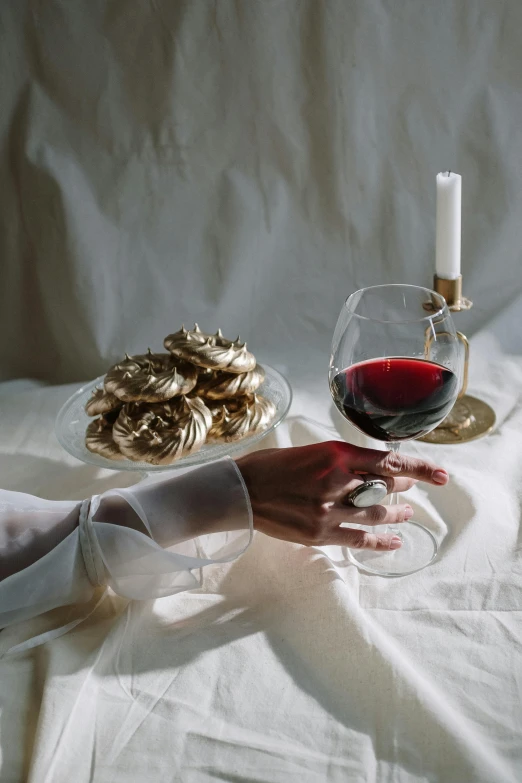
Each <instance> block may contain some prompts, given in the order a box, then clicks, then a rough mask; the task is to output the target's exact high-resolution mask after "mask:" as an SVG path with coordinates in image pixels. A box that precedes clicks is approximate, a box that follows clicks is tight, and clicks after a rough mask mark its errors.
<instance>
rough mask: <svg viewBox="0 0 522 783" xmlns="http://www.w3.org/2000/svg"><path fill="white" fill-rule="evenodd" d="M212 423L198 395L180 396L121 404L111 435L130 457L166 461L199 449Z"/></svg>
mask: <svg viewBox="0 0 522 783" xmlns="http://www.w3.org/2000/svg"><path fill="white" fill-rule="evenodd" d="M211 424H212V415H211V413H210V411H209V409H208V408H207V406H206V405H205V403H204V402H203V401H202V400H201V399H200V398H199V397H195V398H188V397H180V398H175V399H173V400H170V401H169V402H166V403H164V404H163V405H161V404H157V405H142V406H139V405H136V406H134V407H131V406H127V405H124V407H123V408H122V410H121V411H120V414H119V416H118V418H117V420H116V422H115V424H114V428H113V436H114V439H115V441H116V443H117V444H118V446H119V448H120V450H121V452H122V454H124V455H125V456H126V457H128V458H129V459H131V460H134V461H143V462H150V463H152V464H153V465H169V464H170V463H171V462H174V461H175V460H177V459H179V458H180V457H184V456H186V455H187V454H192V453H193V452H195V451H198V449H200V448H201V446H202V445H203V444H204V443H205V440H206V437H207V433H208V430H209V428H210V426H211Z"/></svg>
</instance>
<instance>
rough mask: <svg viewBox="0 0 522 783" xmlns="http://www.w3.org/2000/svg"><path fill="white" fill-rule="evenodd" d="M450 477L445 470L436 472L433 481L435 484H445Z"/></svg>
mask: <svg viewBox="0 0 522 783" xmlns="http://www.w3.org/2000/svg"><path fill="white" fill-rule="evenodd" d="M448 478H449V476H448V474H447V473H446V471H445V470H436V471H435V472H434V474H433V481H434V482H435V484H445V483H446V482H447V480H448Z"/></svg>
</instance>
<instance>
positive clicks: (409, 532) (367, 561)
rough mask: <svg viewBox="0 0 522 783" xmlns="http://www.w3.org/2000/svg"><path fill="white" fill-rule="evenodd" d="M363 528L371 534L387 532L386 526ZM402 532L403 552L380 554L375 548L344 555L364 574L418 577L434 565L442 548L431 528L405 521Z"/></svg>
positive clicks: (346, 552)
mask: <svg viewBox="0 0 522 783" xmlns="http://www.w3.org/2000/svg"><path fill="white" fill-rule="evenodd" d="M359 529H360V530H366V531H367V532H368V533H383V532H384V531H385V530H386V527H385V526H384V525H380V526H378V527H376V526H373V527H367V526H365V525H360V526H359ZM398 529H399V530H400V533H401V536H402V537H403V542H402V546H401V548H400V549H395V550H390V551H388V552H382V551H381V552H376V551H375V550H373V549H348V548H345V550H344V554H345V556H346V557H347V558H349V559H350V560H352V561H353V562H354V563H355V564H356V565H357V566H359V568H360V569H361V570H362V571H366V572H368V573H371V574H377V575H378V576H387V577H394V576H406V575H407V574H414V573H415V572H416V571H420V570H421V569H422V568H426V566H427V565H429V564H430V563H432V562H433V560H434V559H435V557H436V556H437V551H438V545H437V541H436V540H435V538H434V537H433V535H432V534H431V533H430V531H429V530H428V529H427V528H425V527H423V526H422V525H419V523H418V522H412V521H411V520H410V521H408V522H401V524H400V525H399V528H398ZM387 532H389V531H387Z"/></svg>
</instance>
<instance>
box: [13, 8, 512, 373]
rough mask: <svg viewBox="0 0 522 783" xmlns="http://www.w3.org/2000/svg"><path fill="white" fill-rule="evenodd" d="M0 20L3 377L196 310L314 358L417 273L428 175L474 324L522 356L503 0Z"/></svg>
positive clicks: (147, 339) (73, 364)
mask: <svg viewBox="0 0 522 783" xmlns="http://www.w3.org/2000/svg"><path fill="white" fill-rule="evenodd" d="M0 23H1V28H0V36H1V40H0V58H1V59H0V87H1V105H2V112H1V113H0V142H1V157H0V167H1V168H0V175H1V181H2V188H1V189H0V215H1V220H2V227H1V231H0V243H1V244H0V264H1V271H2V285H1V286H0V319H1V320H0V372H1V374H2V377H3V378H11V377H17V376H32V377H39V378H44V379H46V380H49V381H54V382H63V381H69V380H82V379H85V378H91V377H95V376H96V375H98V374H100V373H101V372H103V371H104V370H105V369H106V367H107V365H108V363H110V362H111V361H113V360H115V359H116V358H118V357H119V356H120V355H121V354H122V352H123V351H125V350H128V351H138V350H142V349H143V348H146V347H147V345H151V346H152V347H153V348H157V347H159V346H160V345H161V340H162V338H163V337H164V336H165V335H166V334H167V333H168V332H169V331H172V330H173V329H174V328H178V326H179V325H180V324H181V323H182V322H183V321H185V322H188V323H190V322H191V321H193V320H198V321H199V322H201V324H202V326H203V327H204V328H208V329H213V328H214V327H217V326H218V325H219V326H221V328H223V330H224V331H225V332H226V333H227V334H230V335H231V336H233V337H234V336H236V334H237V332H241V335H242V336H243V337H245V338H247V339H248V340H249V341H250V344H251V346H252V348H253V349H254V350H257V351H258V352H262V353H263V355H264V356H265V358H269V359H272V360H273V361H275V360H277V359H278V360H279V362H280V363H282V364H286V365H287V366H289V367H290V371H291V373H292V371H293V370H295V369H297V368H299V367H300V366H301V365H302V364H303V362H306V363H307V364H308V366H309V367H310V369H311V368H312V367H315V368H316V369H317V368H318V367H319V366H320V367H321V368H324V364H325V357H326V356H327V354H328V347H329V341H330V336H331V332H332V329H333V326H334V324H335V320H336V317H337V314H338V311H339V308H340V305H341V303H342V301H343V299H344V298H345V297H346V295H347V294H348V293H350V292H351V291H352V290H354V289H355V288H358V287H361V286H364V285H368V284H372V283H378V282H390V281H393V282H410V283H417V284H421V285H422V284H428V285H429V284H430V283H431V280H432V274H433V267H434V237H435V230H434V227H435V175H436V173H437V172H438V171H440V170H444V169H452V170H454V171H458V172H459V173H460V174H462V176H463V219H462V225H463V270H464V275H465V289H466V294H467V295H468V296H470V297H471V298H472V299H474V300H475V307H474V309H473V311H472V312H471V313H469V314H468V315H467V316H466V318H465V328H466V331H467V332H468V333H469V334H471V333H473V331H474V330H476V329H477V328H478V327H484V326H486V325H490V326H491V325H493V324H495V322H496V321H497V320H498V319H499V318H500V320H501V322H500V323H498V324H496V328H497V331H498V333H499V334H501V336H502V338H503V340H504V342H505V345H506V347H507V348H508V349H509V350H515V351H520V349H521V345H522V337H521V336H520V331H519V330H517V331H516V332H515V331H513V330H512V329H511V328H510V324H511V320H510V318H511V319H512V318H513V317H514V316H513V314H514V312H515V311H516V308H517V307H518V306H519V305H520V297H521V296H522V273H521V270H520V267H521V258H520V255H521V252H520V230H519V224H520V214H521V213H522V178H521V164H520V161H521V160H522V134H521V133H520V126H521V124H522V100H521V94H522V93H521V92H520V87H521V84H522V55H521V50H520V42H519V32H520V29H521V28H522V6H521V5H520V3H518V2H517V1H516V0H503V1H502V2H498V3H497V2H492V0H438V2H437V3H433V2H429V0H420V2H419V1H414V0H400V2H389V1H388V0H348V1H346V0H324V1H323V2H315V0H308V1H306V0H305V1H304V2H293V0H285V1H284V2H283V1H282V0H263V2H251V1H250V0H239V1H238V2H232V0H230V1H229V0H217V2H210V0H208V1H207V0H193V1H192V2H183V1H182V0H178V1H177V2H168V0H155V2H150V1H149V0H131V2H122V1H121V0H94V1H93V2H89V3H71V2H67V0H61V2H60V1H59V0H47V1H46V2H40V1H39V0H33V1H32V2H30V1H28V0H16V2H14V1H10V0H7V2H4V3H2V7H1V9H0ZM506 310H509V313H508V320H507V322H506V321H505V311H506Z"/></svg>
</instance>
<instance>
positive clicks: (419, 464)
mask: <svg viewBox="0 0 522 783" xmlns="http://www.w3.org/2000/svg"><path fill="white" fill-rule="evenodd" d="M343 445H344V446H345V447H346V449H345V453H346V458H347V459H348V460H349V462H350V467H351V469H352V470H354V469H356V470H358V471H359V470H360V471H365V472H368V473H376V474H377V475H379V476H389V477H392V478H397V477H398V476H408V477H409V478H413V479H417V480H419V481H427V482H428V483H430V484H438V485H443V484H446V483H447V482H448V478H449V477H448V474H447V472H446V471H445V470H444V468H441V467H439V466H438V465H434V464H433V463H432V462H427V461H426V460H423V459H417V458H416V457H409V456H407V455H403V454H397V453H396V452H394V451H375V450H374V449H362V448H357V447H354V446H351V445H350V444H343Z"/></svg>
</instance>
